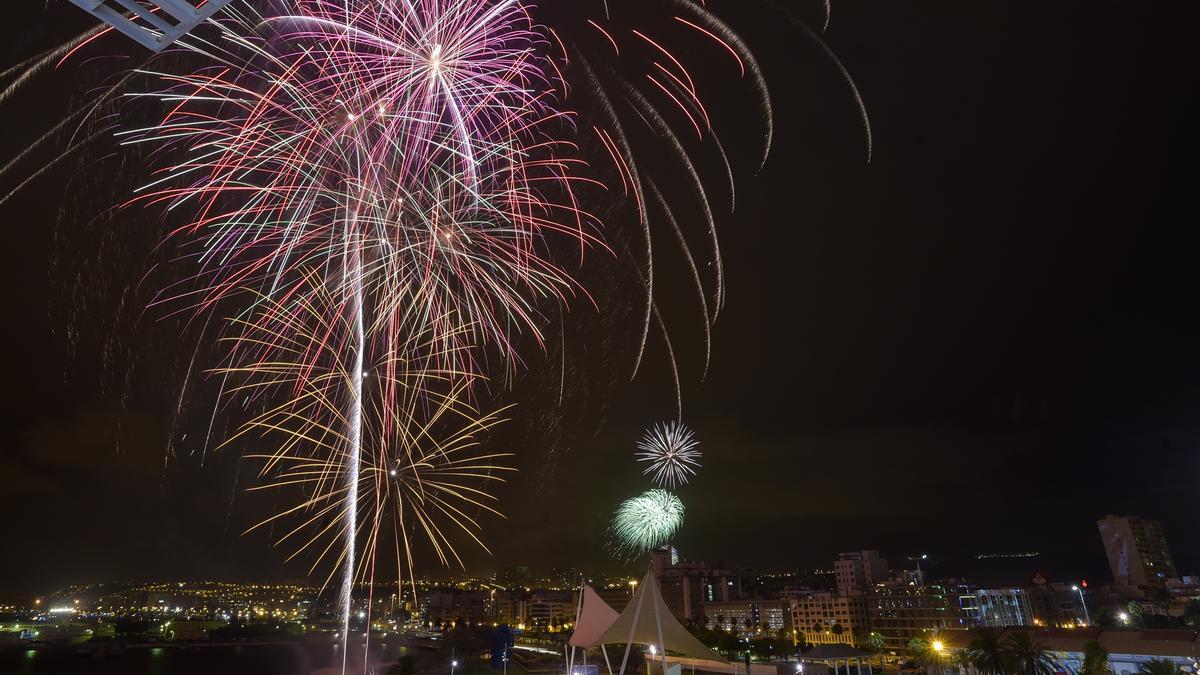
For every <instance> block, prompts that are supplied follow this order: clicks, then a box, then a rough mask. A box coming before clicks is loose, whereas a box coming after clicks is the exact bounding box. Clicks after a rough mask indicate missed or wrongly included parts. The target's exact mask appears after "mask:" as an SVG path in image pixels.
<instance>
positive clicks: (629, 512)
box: [609, 490, 683, 558]
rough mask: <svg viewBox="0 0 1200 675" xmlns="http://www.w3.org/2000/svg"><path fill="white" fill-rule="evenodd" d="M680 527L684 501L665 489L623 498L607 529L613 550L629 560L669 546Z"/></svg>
mask: <svg viewBox="0 0 1200 675" xmlns="http://www.w3.org/2000/svg"><path fill="white" fill-rule="evenodd" d="M681 526H683V502H681V501H679V498H678V497H676V496H675V495H673V494H671V493H670V492H668V491H666V490H650V491H648V492H645V493H642V494H640V495H638V496H636V497H632V498H630V499H626V500H625V501H624V502H621V505H620V506H618V507H617V512H616V514H614V515H613V520H612V524H611V525H610V526H609V535H610V537H611V539H612V545H613V547H614V548H615V549H616V550H617V551H618V552H620V553H622V554H625V555H626V556H627V557H629V558H633V557H636V556H639V555H642V554H643V553H646V552H647V551H650V550H651V549H654V548H657V547H659V546H662V545H664V544H666V543H668V542H669V541H670V539H671V537H672V536H674V534H675V533H676V532H678V531H679V528H680V527H681Z"/></svg>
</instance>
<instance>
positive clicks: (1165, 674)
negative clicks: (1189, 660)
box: [1138, 659, 1181, 675]
mask: <svg viewBox="0 0 1200 675" xmlns="http://www.w3.org/2000/svg"><path fill="white" fill-rule="evenodd" d="M1180 672H1181V669H1180V667H1179V666H1178V665H1177V664H1176V663H1175V662H1174V661H1172V660H1171V659H1150V660H1149V661H1147V662H1145V663H1143V664H1142V666H1141V667H1140V668H1138V675H1179V673H1180Z"/></svg>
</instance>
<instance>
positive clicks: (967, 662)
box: [950, 649, 974, 675]
mask: <svg viewBox="0 0 1200 675" xmlns="http://www.w3.org/2000/svg"><path fill="white" fill-rule="evenodd" d="M950 663H952V664H954V668H955V670H957V671H958V672H959V673H960V675H967V672H968V671H970V670H971V666H972V665H974V663H972V661H971V655H970V654H968V653H967V650H965V649H958V650H955V652H954V653H953V654H951V655H950Z"/></svg>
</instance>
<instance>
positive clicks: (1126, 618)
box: [1117, 612, 1129, 625]
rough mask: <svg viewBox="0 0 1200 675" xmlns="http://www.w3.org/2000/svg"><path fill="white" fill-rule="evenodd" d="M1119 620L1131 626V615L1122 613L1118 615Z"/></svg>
mask: <svg viewBox="0 0 1200 675" xmlns="http://www.w3.org/2000/svg"><path fill="white" fill-rule="evenodd" d="M1117 618H1118V619H1120V620H1121V623H1123V624H1125V625H1129V614H1127V613H1125V612H1121V613H1119V614H1117Z"/></svg>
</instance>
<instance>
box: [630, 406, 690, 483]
mask: <svg viewBox="0 0 1200 675" xmlns="http://www.w3.org/2000/svg"><path fill="white" fill-rule="evenodd" d="M699 446H700V442H699V441H697V440H696V435H695V434H694V433H692V430H691V429H689V428H687V426H685V425H684V424H683V423H682V422H664V423H659V424H656V425H654V427H653V428H650V429H647V430H646V434H645V435H644V436H642V440H641V441H638V444H637V447H638V450H640V452H638V453H637V454H636V457H637V461H639V462H648V464H647V466H646V469H645V470H644V471H642V473H643V474H646V475H649V476H650V477H651V479H652V480H653V481H654V483H655V485H658V486H659V487H667V488H671V489H674V488H676V487H678V486H680V485H686V484H687V482H688V479H689V478H691V477H692V476H695V475H696V470H697V469H699V468H700V451H699V450H698V449H697V448H698V447H699Z"/></svg>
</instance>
